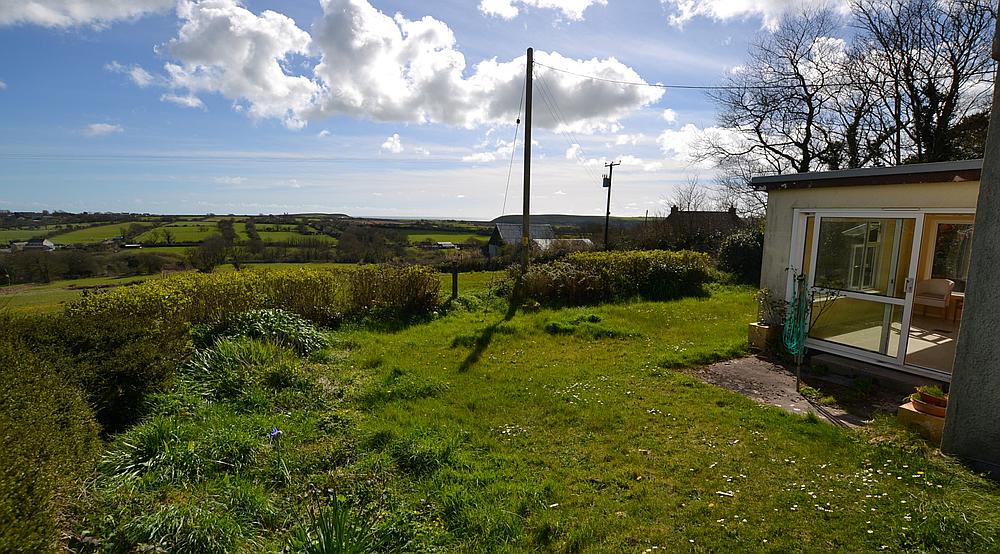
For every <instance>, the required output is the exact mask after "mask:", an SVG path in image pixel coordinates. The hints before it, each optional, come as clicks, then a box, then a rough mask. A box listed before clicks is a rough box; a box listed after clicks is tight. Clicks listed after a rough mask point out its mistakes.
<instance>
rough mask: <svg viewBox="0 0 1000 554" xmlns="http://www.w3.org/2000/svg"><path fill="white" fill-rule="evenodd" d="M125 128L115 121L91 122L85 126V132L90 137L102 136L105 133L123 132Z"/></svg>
mask: <svg viewBox="0 0 1000 554" xmlns="http://www.w3.org/2000/svg"><path fill="white" fill-rule="evenodd" d="M124 131H125V129H123V128H122V126H121V125H116V124H113V123H91V124H90V125H87V126H86V127H84V128H83V134H85V135H87V136H88V137H100V136H104V135H113V134H116V133H122V132H124Z"/></svg>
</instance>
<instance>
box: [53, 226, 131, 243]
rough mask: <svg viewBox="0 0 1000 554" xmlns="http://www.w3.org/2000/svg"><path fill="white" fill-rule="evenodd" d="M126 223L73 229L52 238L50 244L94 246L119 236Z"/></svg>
mask: <svg viewBox="0 0 1000 554" xmlns="http://www.w3.org/2000/svg"><path fill="white" fill-rule="evenodd" d="M128 225H129V224H128V223H112V224H109V225H96V226H93V227H85V228H83V229H74V230H72V231H70V232H68V233H62V234H59V235H56V236H54V237H52V239H51V240H52V242H54V243H56V244H94V243H98V242H101V241H102V240H106V239H110V238H113V237H117V236H120V235H121V234H122V228H123V227H127V226H128Z"/></svg>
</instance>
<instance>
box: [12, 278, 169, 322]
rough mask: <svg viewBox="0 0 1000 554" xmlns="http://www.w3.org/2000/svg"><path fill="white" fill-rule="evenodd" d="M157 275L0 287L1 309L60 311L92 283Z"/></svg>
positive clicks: (117, 283) (120, 282)
mask: <svg viewBox="0 0 1000 554" xmlns="http://www.w3.org/2000/svg"><path fill="white" fill-rule="evenodd" d="M155 277H159V275H139V276H132V277H87V278H85V279H66V280H63V281H55V282H52V283H46V284H38V285H35V284H32V285H14V286H11V287H0V309H6V308H9V309H11V310H14V311H18V312H32V313H51V312H56V311H59V310H61V309H62V307H63V304H64V303H66V302H69V301H71V300H74V299H76V298H79V297H80V296H81V295H82V294H83V292H84V290H87V288H88V287H101V286H121V285H127V284H130V283H138V282H140V281H145V280H146V279H152V278H155Z"/></svg>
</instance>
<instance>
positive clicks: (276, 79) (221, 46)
mask: <svg viewBox="0 0 1000 554" xmlns="http://www.w3.org/2000/svg"><path fill="white" fill-rule="evenodd" d="M177 16H178V17H179V18H180V19H181V20H182V21H183V24H182V25H181V28H180V31H178V34H177V37H176V38H174V39H172V40H170V41H169V42H167V43H166V44H165V45H163V46H162V47H160V48H158V49H157V51H158V52H159V53H161V54H170V55H172V56H174V57H175V58H176V59H177V60H178V61H179V63H167V64H166V66H164V69H165V70H166V72H167V75H168V80H169V84H170V86H171V87H172V88H175V89H184V90H187V91H188V93H189V94H192V93H197V92H210V93H219V94H222V95H223V96H225V97H226V98H229V99H232V100H234V101H236V102H240V101H245V103H246V104H247V105H246V107H245V108H246V111H247V113H248V114H249V115H250V116H251V117H252V118H277V119H281V120H282V121H283V122H284V124H285V125H286V126H287V127H289V128H293V129H298V128H301V127H303V126H304V125H305V121H304V120H303V119H301V117H302V114H303V113H305V112H306V111H308V109H309V108H310V106H311V103H312V101H313V98H314V97H315V96H316V94H317V93H318V92H319V88H320V87H319V85H318V84H317V83H315V82H314V81H312V80H311V79H310V78H308V77H306V76H302V75H292V74H289V73H287V72H286V71H285V68H284V67H283V62H284V61H286V60H287V59H288V58H289V57H290V56H292V55H296V54H301V55H306V54H308V53H309V48H310V37H309V34H308V33H306V32H305V31H303V30H302V29H299V28H298V27H297V26H296V25H295V22H294V21H292V19H291V18H289V17H287V16H285V15H282V14H279V13H276V12H273V11H270V10H265V11H264V12H262V13H261V14H260V15H259V16H258V15H255V14H253V13H252V12H250V11H249V10H247V9H246V8H244V7H243V6H241V5H239V4H238V3H236V2H235V0H204V1H202V2H198V3H194V2H190V1H187V0H183V1H182V2H181V3H180V4H179V5H178V6H177Z"/></svg>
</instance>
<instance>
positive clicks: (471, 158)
mask: <svg viewBox="0 0 1000 554" xmlns="http://www.w3.org/2000/svg"><path fill="white" fill-rule="evenodd" d="M496 159H497V155H496V154H495V153H493V152H476V153H475V154H469V155H468V156H462V161H463V162H472V163H489V162H493V161H496Z"/></svg>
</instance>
